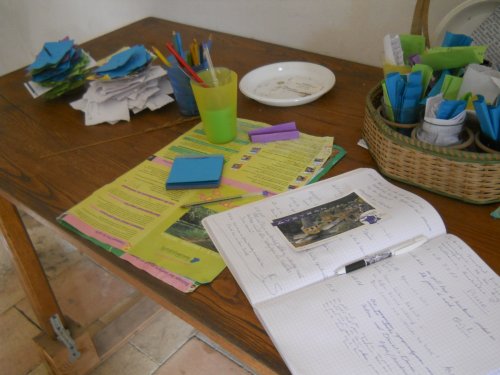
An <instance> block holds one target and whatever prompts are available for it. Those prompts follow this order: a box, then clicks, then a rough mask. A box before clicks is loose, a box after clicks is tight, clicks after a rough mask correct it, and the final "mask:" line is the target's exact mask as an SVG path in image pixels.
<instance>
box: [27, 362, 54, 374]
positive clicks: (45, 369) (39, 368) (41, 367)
mask: <svg viewBox="0 0 500 375" xmlns="http://www.w3.org/2000/svg"><path fill="white" fill-rule="evenodd" d="M27 375H53V374H52V373H51V372H50V371H49V369H48V367H47V366H46V365H45V363H40V364H39V365H38V366H37V367H35V369H33V370H31V371H30V372H29V373H28V374H27Z"/></svg>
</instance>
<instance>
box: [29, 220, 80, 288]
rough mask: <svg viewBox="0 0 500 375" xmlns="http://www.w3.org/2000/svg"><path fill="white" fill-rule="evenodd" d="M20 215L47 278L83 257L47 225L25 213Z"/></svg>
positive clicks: (52, 276) (57, 273) (54, 275)
mask: <svg viewBox="0 0 500 375" xmlns="http://www.w3.org/2000/svg"><path fill="white" fill-rule="evenodd" d="M21 217H22V219H23V222H24V225H25V226H26V228H27V230H28V233H29V236H30V238H31V242H32V243H33V246H34V247H35V249H36V252H37V254H38V259H40V262H41V263H42V267H43V269H44V271H45V274H46V275H47V277H48V278H49V279H53V278H55V277H56V276H57V275H59V274H60V273H61V272H63V271H64V270H65V269H66V268H67V267H68V266H70V265H72V264H74V263H76V262H78V261H80V260H81V259H82V258H83V255H82V254H80V252H78V250H77V249H76V248H75V247H74V246H73V245H71V244H70V243H69V242H67V241H65V240H63V239H61V238H60V237H59V236H56V235H55V234H54V232H53V231H52V230H50V229H49V228H48V227H46V226H44V225H42V224H40V223H39V222H38V221H36V220H35V219H33V218H32V217H31V216H29V215H27V214H22V215H21Z"/></svg>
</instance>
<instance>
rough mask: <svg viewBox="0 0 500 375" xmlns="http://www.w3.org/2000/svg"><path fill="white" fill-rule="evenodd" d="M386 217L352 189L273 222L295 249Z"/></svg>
mask: <svg viewBox="0 0 500 375" xmlns="http://www.w3.org/2000/svg"><path fill="white" fill-rule="evenodd" d="M384 216H385V215H383V214H382V213H381V211H380V210H378V209H376V207H374V206H373V205H371V204H370V203H368V202H367V200H366V199H364V198H362V197H361V196H360V195H359V194H357V193H355V192H352V193H350V194H348V195H346V196H344V197H342V198H339V199H336V200H333V201H331V202H328V203H325V204H322V205H320V206H316V207H313V208H309V209H307V210H303V211H300V212H295V213H293V214H291V215H288V216H284V217H281V218H278V219H275V220H273V222H272V225H273V226H274V227H276V228H277V229H278V230H279V232H280V233H281V234H282V235H283V236H284V237H285V238H286V240H287V241H288V242H289V243H290V244H291V245H292V247H293V248H294V249H295V250H304V249H306V248H310V247H311V246H317V245H319V244H321V243H324V242H326V241H328V240H329V239H331V238H332V237H334V236H338V235H340V234H343V233H346V232H348V231H352V230H355V229H357V228H359V227H362V226H363V225H371V224H376V223H378V222H379V221H380V220H382V219H383V217H384Z"/></svg>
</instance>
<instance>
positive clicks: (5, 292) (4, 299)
mask: <svg viewBox="0 0 500 375" xmlns="http://www.w3.org/2000/svg"><path fill="white" fill-rule="evenodd" d="M3 240H4V238H3V236H2V235H1V234H0V314H1V313H3V312H5V311H7V310H8V309H10V308H11V307H12V306H14V305H15V304H16V303H17V302H19V301H20V300H22V299H23V298H24V291H23V288H22V286H21V283H20V282H19V279H18V277H17V274H16V269H15V267H14V265H13V264H12V260H11V255H10V254H9V250H7V248H6V247H5V246H4V243H3Z"/></svg>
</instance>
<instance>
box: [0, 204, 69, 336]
mask: <svg viewBox="0 0 500 375" xmlns="http://www.w3.org/2000/svg"><path fill="white" fill-rule="evenodd" d="M0 229H1V230H2V232H3V235H4V237H5V240H6V242H7V247H8V249H9V250H10V252H11V254H12V258H13V261H14V264H15V266H16V269H17V273H18V275H19V279H20V281H21V284H22V286H23V288H24V291H25V292H26V296H27V298H28V301H29V302H30V304H31V306H32V308H33V311H34V313H35V316H36V318H37V320H38V324H40V327H41V329H42V330H43V331H44V332H45V333H46V334H47V335H49V337H51V338H52V339H55V338H56V334H55V332H54V329H53V328H52V325H51V323H50V317H51V316H52V315H54V314H57V315H58V316H59V318H60V319H61V321H62V323H63V325H64V324H65V322H64V317H63V314H62V312H61V309H60V308H59V305H58V304H57V300H56V298H55V296H54V293H53V292H52V288H51V287H50V285H49V282H48V280H47V276H46V275H45V272H44V271H43V268H42V265H41V264H40V260H39V259H38V256H37V254H36V252H35V249H34V248H33V244H32V242H31V240H30V238H29V235H28V233H27V231H26V228H25V227H24V224H23V222H22V220H21V217H20V215H19V212H18V211H17V208H16V207H15V206H14V205H12V204H11V203H10V202H9V201H7V200H6V199H5V198H3V197H1V196H0Z"/></svg>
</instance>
